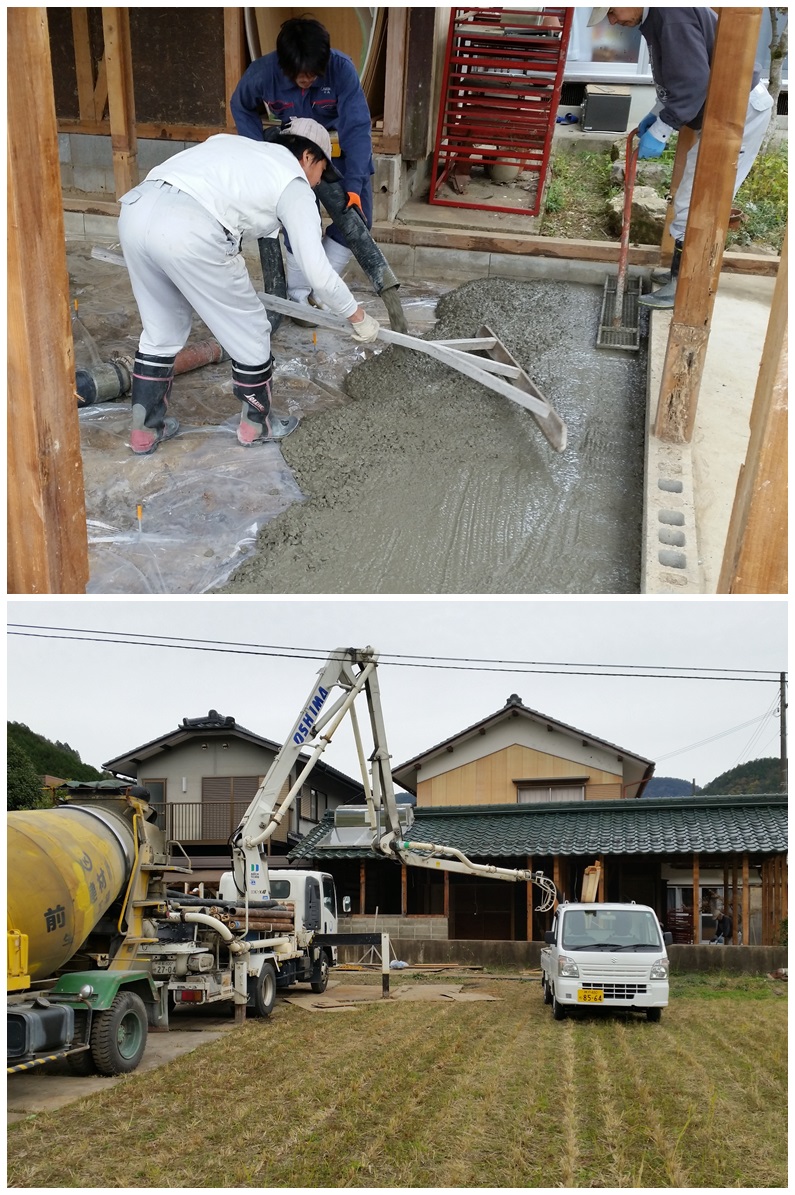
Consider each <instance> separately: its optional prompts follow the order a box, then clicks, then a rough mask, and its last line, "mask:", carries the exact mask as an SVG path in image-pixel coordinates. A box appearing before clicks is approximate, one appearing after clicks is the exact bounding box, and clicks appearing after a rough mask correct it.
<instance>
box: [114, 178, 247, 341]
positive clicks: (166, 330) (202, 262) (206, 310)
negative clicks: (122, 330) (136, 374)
mask: <svg viewBox="0 0 795 1195" xmlns="http://www.w3.org/2000/svg"><path fill="white" fill-rule="evenodd" d="M119 239H120V241H121V246H122V249H123V250H124V260H125V262H126V263H127V269H128V270H129V273H130V282H131V284H132V289H133V294H134V295H135V302H136V303H137V305H138V312H139V314H140V316H141V323H142V325H143V331H142V332H141V338H140V340H139V342H138V347H139V349H140V351H141V352H143V353H149V354H152V355H153V356H156V357H172V356H175V355H176V354H177V353H178V352H179V350H180V349H181V348H182V347H183V346H184V345H185V342H186V341H187V339H188V336H189V335H190V330H191V319H192V312H193V311H195V312H196V314H197V315H198V316H199V317H200V318H201V319H202V320H203V321H204V323H205V324H206V325H207V327H208V328H209V329H210V331H211V332H212V334H213V336H214V337H215V338H216V340H217V341H218V343H219V344H220V345H222V347H223V348H224V349H226V351H227V353H228V354H229V356H230V357H231V358H232V360H233V361H237V362H239V363H240V364H242V365H261V364H263V363H264V362H266V361H268V360H269V359H270V355H271V354H270V334H271V326H270V323H269V321H268V316H267V313H266V311H265V308H264V307H263V306H262V303H261V302H260V301H259V299H258V298H257V295H256V292H255V290H254V286H253V284H252V282H251V279H250V277H249V274H248V270H247V269H246V263H245V260H244V258H243V254H242V253H241V252H240V246H239V244H238V243H237V241H236V240H235V239H234V238H232V236H231V234H229V233H227V232H226V229H224V228H223V226H222V225H221V224H219V222H218V221H217V220H216V219H215V217H214V216H211V215H210V213H209V212H208V211H206V210H205V209H204V208H203V207H202V206H201V204H199V203H197V202H196V200H195V199H193V198H191V196H190V195H186V194H185V193H184V192H182V191H179V190H177V188H176V187H172V186H171V184H170V183H167V182H164V181H163V180H162V179H155V180H152V181H151V182H144V183H141V184H140V185H139V186H137V187H135V188H133V190H132V191H129V192H128V193H127V195H125V196H123V197H122V200H121V213H120V215H119Z"/></svg>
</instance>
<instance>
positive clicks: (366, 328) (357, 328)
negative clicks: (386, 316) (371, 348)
mask: <svg viewBox="0 0 795 1195" xmlns="http://www.w3.org/2000/svg"><path fill="white" fill-rule="evenodd" d="M380 327H381V325H380V324H379V322H378V320H377V319H373V317H372V316H371V315H368V314H367V312H366V311H365V313H364V319H362V320H359V322H358V324H354V323H351V336H352V337H353V339H354V340H358V341H359V343H360V344H372V342H373V341H374V340H375V338H376V337H377V336H378V331H379V329H380Z"/></svg>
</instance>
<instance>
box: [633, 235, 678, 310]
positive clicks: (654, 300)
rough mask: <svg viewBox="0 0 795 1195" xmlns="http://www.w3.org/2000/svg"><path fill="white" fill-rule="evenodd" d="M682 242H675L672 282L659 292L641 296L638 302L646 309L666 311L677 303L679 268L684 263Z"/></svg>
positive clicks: (672, 260) (672, 259)
mask: <svg viewBox="0 0 795 1195" xmlns="http://www.w3.org/2000/svg"><path fill="white" fill-rule="evenodd" d="M682 244H683V242H682V241H675V242H674V253H673V257H672V258H671V280H670V282H667V283H666V285H665V286H661V287H660V289H659V290H655V291H652V292H651V294H648V295H640V297H639V298H638V302H639V303H642V304H643V306H644V307H651V308H652V309H654V310H657V311H665V310H668V309H670V308H671V307H673V305H674V303H675V302H676V280H677V278H678V277H679V266H680V265H681V263H682Z"/></svg>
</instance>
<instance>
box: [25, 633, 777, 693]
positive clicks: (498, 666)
mask: <svg viewBox="0 0 795 1195" xmlns="http://www.w3.org/2000/svg"><path fill="white" fill-rule="evenodd" d="M8 630H9V634H11V635H15V636H18V637H21V638H39V639H62V640H67V641H68V642H72V643H104V644H109V643H112V644H116V645H120V646H127V647H133V646H134V647H160V648H167V649H171V650H181V651H205V652H215V653H220V654H226V655H253V656H264V657H268V658H274V659H309V660H321V661H324V660H325V659H327V658H328V656H329V655H330V654H333V652H328V651H324V650H323V649H321V648H308V647H277V646H274V645H266V644H252V643H239V642H235V641H233V640H213V641H209V640H205V639H198V638H187V637H181V636H172V635H152V634H145V633H142V632H136V631H129V632H127V631H124V632H121V631H97V630H93V629H91V630H85V629H82V628H78V627H37V626H33V625H32V624H27V623H10V624H9V627H8ZM99 636H102V638H99ZM378 659H379V662H380V663H381V664H383V665H387V666H392V667H396V668H401V667H402V668H436V669H443V670H448V671H471V672H514V673H525V674H541V675H556V676H607V677H624V678H631V677H639V678H642V679H644V678H645V679H655V680H667V679H672V680H720V681H727V680H728V681H739V682H746V683H747V682H752V683H760V682H761V683H767V684H769V683H770V681H771V680H773V679H776V680H778V678H779V676H780V671H773V670H767V669H746V668H738V669H729V668H714V669H712V668H704V667H698V666H694V667H692V668H687V669H683V668H680V667H677V666H675V665H669V664H659V665H641V664H614V665H610V664H592V663H589V664H576V663H568V662H561V661H538V660H490V659H483V658H478V657H467V656H433V655H424V656H419V655H416V656H415V655H404V654H398V653H389V652H379V655H378ZM422 661H425V662H422ZM610 669H617V671H610ZM640 669H646V671H639V670H640Z"/></svg>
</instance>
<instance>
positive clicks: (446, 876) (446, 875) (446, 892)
mask: <svg viewBox="0 0 795 1195" xmlns="http://www.w3.org/2000/svg"><path fill="white" fill-rule="evenodd" d="M444 915H445V917H446V918H447V936H448V937H449V936H450V872H449V871H446V872H445V873H444Z"/></svg>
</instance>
